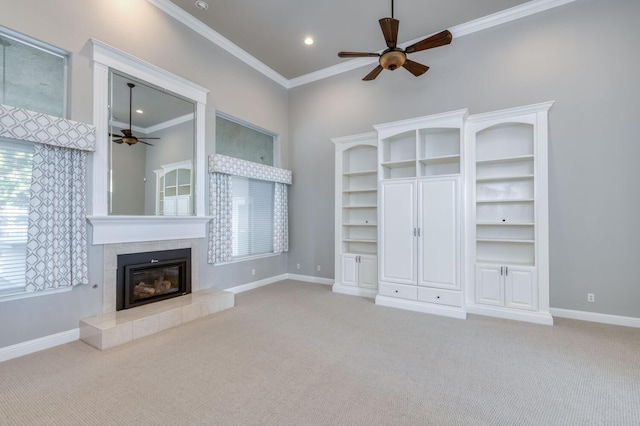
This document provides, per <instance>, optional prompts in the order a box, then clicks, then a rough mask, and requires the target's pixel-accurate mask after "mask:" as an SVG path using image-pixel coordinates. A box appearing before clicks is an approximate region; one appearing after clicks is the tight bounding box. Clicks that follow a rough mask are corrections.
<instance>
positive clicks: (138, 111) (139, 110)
mask: <svg viewBox="0 0 640 426" xmlns="http://www.w3.org/2000/svg"><path fill="white" fill-rule="evenodd" d="M136 112H137V113H138V114H142V113H143V112H144V111H142V110H141V109H137V110H136Z"/></svg>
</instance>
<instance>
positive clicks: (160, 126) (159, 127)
mask: <svg viewBox="0 0 640 426" xmlns="http://www.w3.org/2000/svg"><path fill="white" fill-rule="evenodd" d="M194 118H195V115H194V114H193V113H190V114H185V115H182V116H180V117H176V118H172V119H170V120H167V121H163V122H162V123H158V124H154V125H153V126H149V127H138V126H131V130H133V131H135V132H138V133H144V134H145V135H148V134H149V133H154V132H157V131H160V130H164V129H168V128H169V127H173V126H177V125H178V124H182V123H186V122H187V121H191V120H193V119H194ZM109 125H110V126H114V127H121V128H123V129H128V128H129V124H127V123H123V122H122V121H115V120H112V121H110V122H109Z"/></svg>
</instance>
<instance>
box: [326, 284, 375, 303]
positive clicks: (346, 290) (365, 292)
mask: <svg viewBox="0 0 640 426" xmlns="http://www.w3.org/2000/svg"><path fill="white" fill-rule="evenodd" d="M331 290H332V291H333V292H334V293H340V294H347V295H349V296H359V297H366V298H369V299H375V298H376V296H377V295H378V290H374V289H369V288H362V287H354V286H351V285H342V284H340V283H335V284H334V285H333V287H331Z"/></svg>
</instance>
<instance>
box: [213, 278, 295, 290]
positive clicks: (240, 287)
mask: <svg viewBox="0 0 640 426" xmlns="http://www.w3.org/2000/svg"><path fill="white" fill-rule="evenodd" d="M287 275H288V274H282V275H276V276H275V277H269V278H265V279H263V280H258V281H253V282H250V283H247V284H242V285H238V286H235V287H231V288H225V289H224V291H228V292H231V293H244V292H245V291H249V290H253V289H255V288H259V287H264V286H265V285H269V284H273V283H277V282H278V281H283V280H286V279H287Z"/></svg>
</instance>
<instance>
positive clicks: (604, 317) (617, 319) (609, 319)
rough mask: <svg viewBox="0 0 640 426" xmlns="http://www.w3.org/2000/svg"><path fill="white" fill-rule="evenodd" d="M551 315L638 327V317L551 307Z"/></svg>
mask: <svg viewBox="0 0 640 426" xmlns="http://www.w3.org/2000/svg"><path fill="white" fill-rule="evenodd" d="M549 311H550V312H551V315H553V316H554V317H559V318H569V319H576V320H581V321H590V322H599V323H602V324H612V325H622V326H624V327H635V328H640V318H636V317H624V316H621V315H611V314H599V313H596V312H586V311H573V310H571V309H560V308H551V309H549Z"/></svg>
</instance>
